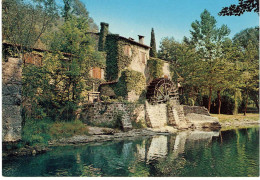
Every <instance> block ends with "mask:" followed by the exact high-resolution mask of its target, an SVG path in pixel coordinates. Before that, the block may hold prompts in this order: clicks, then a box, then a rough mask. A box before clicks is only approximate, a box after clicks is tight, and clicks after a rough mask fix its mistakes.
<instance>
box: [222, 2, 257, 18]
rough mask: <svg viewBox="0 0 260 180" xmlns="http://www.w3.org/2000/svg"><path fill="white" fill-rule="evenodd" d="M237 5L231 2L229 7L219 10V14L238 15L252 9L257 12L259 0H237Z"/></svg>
mask: <svg viewBox="0 0 260 180" xmlns="http://www.w3.org/2000/svg"><path fill="white" fill-rule="evenodd" d="M238 1H239V3H238V5H236V4H231V5H230V6H229V7H224V8H222V10H221V11H220V12H219V15H220V16H234V15H235V16H240V15H242V14H244V12H251V11H254V12H256V13H259V0H238Z"/></svg>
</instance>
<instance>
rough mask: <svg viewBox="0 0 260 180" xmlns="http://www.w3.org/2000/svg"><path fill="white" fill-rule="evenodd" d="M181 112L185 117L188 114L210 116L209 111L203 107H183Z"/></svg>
mask: <svg viewBox="0 0 260 180" xmlns="http://www.w3.org/2000/svg"><path fill="white" fill-rule="evenodd" d="M183 110H184V115H185V116H186V115H187V114H190V113H195V114H203V115H206V116H210V114H209V111H208V110H207V109H206V108H205V107H202V106H183Z"/></svg>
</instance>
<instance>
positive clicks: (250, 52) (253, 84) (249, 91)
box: [233, 27, 259, 115]
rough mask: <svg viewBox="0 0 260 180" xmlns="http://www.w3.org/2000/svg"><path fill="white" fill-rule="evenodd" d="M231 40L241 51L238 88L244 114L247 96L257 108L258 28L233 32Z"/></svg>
mask: <svg viewBox="0 0 260 180" xmlns="http://www.w3.org/2000/svg"><path fill="white" fill-rule="evenodd" d="M233 41H234V43H236V44H237V46H238V48H240V51H241V53H242V58H241V60H240V62H241V63H242V69H241V82H240V88H241V90H242V95H243V100H244V104H245V107H244V114H245V115H246V110H247V104H248V98H250V99H251V100H253V101H254V102H255V105H256V107H257V108H258V110H259V28H258V27H255V28H247V29H245V30H242V31H241V32H239V33H237V34H235V36H234V38H233Z"/></svg>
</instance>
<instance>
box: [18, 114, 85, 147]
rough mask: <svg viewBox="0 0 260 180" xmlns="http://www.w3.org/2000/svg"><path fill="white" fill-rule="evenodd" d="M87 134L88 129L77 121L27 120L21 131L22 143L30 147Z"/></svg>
mask: <svg viewBox="0 0 260 180" xmlns="http://www.w3.org/2000/svg"><path fill="white" fill-rule="evenodd" d="M87 134H88V128H87V127H86V126H85V125H84V124H83V123H82V122H81V121H79V120H75V121H71V122H53V121H51V120H48V119H44V120H37V121H36V120H31V119H27V120H26V123H25V125H24V127H23V129H22V141H23V143H25V144H27V145H30V146H34V145H48V141H50V140H53V139H60V138H67V137H72V136H74V135H87Z"/></svg>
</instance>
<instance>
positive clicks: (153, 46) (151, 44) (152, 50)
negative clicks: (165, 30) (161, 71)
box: [150, 28, 157, 57]
mask: <svg viewBox="0 0 260 180" xmlns="http://www.w3.org/2000/svg"><path fill="white" fill-rule="evenodd" d="M150 46H151V49H150V57H157V53H156V42H155V35H154V30H153V28H152V32H151V43H150Z"/></svg>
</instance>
